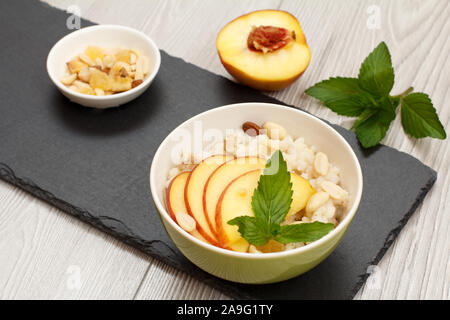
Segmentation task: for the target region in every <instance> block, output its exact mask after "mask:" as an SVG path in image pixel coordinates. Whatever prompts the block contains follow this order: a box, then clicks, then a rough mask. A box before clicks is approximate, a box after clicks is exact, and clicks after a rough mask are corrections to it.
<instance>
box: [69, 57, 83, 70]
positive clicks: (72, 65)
mask: <svg viewBox="0 0 450 320" xmlns="http://www.w3.org/2000/svg"><path fill="white" fill-rule="evenodd" d="M85 66H86V63H84V62H83V61H81V60H80V59H78V58H74V59H72V60H70V61H69V62H67V68H68V69H69V72H70V73H78V72H80V70H81V69H82V68H84V67H85Z"/></svg>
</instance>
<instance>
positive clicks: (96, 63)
mask: <svg viewBox="0 0 450 320" xmlns="http://www.w3.org/2000/svg"><path fill="white" fill-rule="evenodd" d="M95 66H99V67H100V68H101V69H103V62H102V59H100V58H97V59H95Z"/></svg>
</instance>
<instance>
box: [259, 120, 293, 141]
mask: <svg viewBox="0 0 450 320" xmlns="http://www.w3.org/2000/svg"><path fill="white" fill-rule="evenodd" d="M262 127H263V128H264V129H266V130H267V136H268V137H269V138H270V139H274V140H283V139H284V138H285V137H286V135H287V131H286V129H285V128H284V127H283V126H281V125H279V124H278V123H275V122H270V121H267V122H265V123H264V124H263V126H262Z"/></svg>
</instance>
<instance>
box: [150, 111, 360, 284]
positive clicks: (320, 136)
mask: <svg viewBox="0 0 450 320" xmlns="http://www.w3.org/2000/svg"><path fill="white" fill-rule="evenodd" d="M245 121H252V122H255V123H264V122H265V121H273V122H276V123H279V124H281V125H283V126H284V127H285V128H286V129H287V132H288V133H289V134H290V135H291V136H292V137H293V138H297V137H300V136H301V137H304V138H305V142H306V143H307V144H310V145H313V146H315V147H316V148H317V149H318V150H319V151H323V152H325V153H326V154H327V155H328V157H329V159H330V161H331V162H333V163H334V164H336V165H337V166H338V167H339V168H340V170H341V175H342V181H341V184H342V185H343V187H344V188H345V189H346V190H347V191H349V194H350V201H349V205H348V206H347V211H346V212H345V213H344V218H343V219H342V220H341V221H340V223H339V225H338V226H337V227H336V228H335V229H334V230H332V231H331V232H330V233H329V234H327V235H326V236H325V237H323V238H321V239H319V240H317V241H315V242H313V243H311V244H308V245H306V246H304V247H301V248H297V249H294V250H288V251H283V252H277V253H266V254H251V253H240V252H233V251H229V250H225V249H222V248H218V247H216V246H213V245H210V244H208V243H205V242H203V241H200V240H198V239H197V238H195V237H193V236H192V235H191V234H189V233H187V232H186V231H184V230H183V229H181V228H180V227H179V226H178V225H177V224H176V223H175V222H174V221H173V220H172V218H171V217H170V215H169V213H168V212H167V210H166V207H165V200H164V197H165V189H166V180H167V175H168V172H169V170H170V169H171V168H173V167H174V166H175V164H174V163H173V162H172V160H171V158H172V156H171V155H173V154H175V152H176V149H177V148H180V147H181V146H186V145H187V144H188V143H192V144H195V143H194V141H193V140H192V141H191V139H197V140H199V139H200V140H204V142H205V143H208V142H207V141H210V140H209V139H210V138H211V135H210V133H211V132H216V133H218V132H222V133H225V130H226V129H237V128H240V127H241V126H242V123H244V122H245ZM199 130H200V131H199ZM199 132H200V134H199ZM202 132H203V134H202ZM198 142H199V141H197V143H198ZM200 142H202V141H200ZM209 143H210V142H209ZM362 188H363V178H362V173H361V167H360V165H359V162H358V159H357V158H356V156H355V154H354V152H353V150H352V148H351V147H350V145H349V144H348V143H347V142H346V141H345V140H344V138H343V137H342V136H341V135H340V134H339V133H338V132H337V131H336V130H334V129H333V128H332V127H331V126H329V125H328V124H326V123H325V122H323V121H321V120H319V119H317V118H316V117H314V116H311V115H309V114H307V113H305V112H303V111H300V110H297V109H294V108H290V107H285V106H281V105H276V104H267V103H241V104H233V105H228V106H223V107H219V108H215V109H211V110H209V111H206V112H203V113H201V114H199V115H197V116H195V117H193V118H191V119H189V120H187V121H186V122H184V123H182V124H181V125H180V126H178V127H177V128H176V129H175V130H173V131H172V132H171V133H170V134H169V135H168V136H167V138H166V139H165V140H164V141H163V142H162V143H161V145H160V146H159V148H158V150H157V151H156V153H155V156H154V158H153V162H152V165H151V169H150V189H151V194H152V197H153V200H154V202H155V206H156V208H157V209H158V212H159V215H160V218H161V221H162V223H163V225H164V227H165V229H166V231H167V233H168V234H169V236H170V238H171V239H172V240H173V242H174V243H175V245H176V246H177V248H178V249H179V250H180V251H181V252H182V253H183V254H184V255H185V256H186V258H188V259H189V260H190V261H192V263H194V264H195V265H197V266H198V267H200V268H201V269H203V270H205V271H206V272H208V273H210V274H213V275H215V276H217V277H219V278H223V279H226V280H230V281H235V282H240V283H252V284H263V283H273V282H278V281H283V280H286V279H289V278H292V277H295V276H298V275H300V274H302V273H304V272H306V271H308V270H310V269H312V268H314V267H315V266H316V265H318V264H319V263H320V262H321V261H323V260H324V259H325V258H326V257H328V255H329V254H330V253H331V252H332V251H333V250H334V249H335V248H336V246H337V245H338V244H339V242H340V241H341V239H342V237H344V235H345V232H346V231H347V229H348V227H349V226H350V224H351V222H352V219H353V217H354V216H355V214H356V211H357V209H358V205H359V201H360V199H361V194H362Z"/></svg>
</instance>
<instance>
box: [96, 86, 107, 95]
mask: <svg viewBox="0 0 450 320" xmlns="http://www.w3.org/2000/svg"><path fill="white" fill-rule="evenodd" d="M94 91H95V95H97V96H104V95H105V91H103V90H102V89H100V88H95V89H94Z"/></svg>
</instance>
